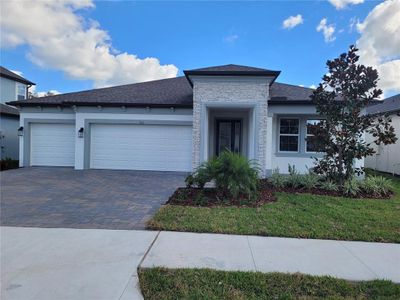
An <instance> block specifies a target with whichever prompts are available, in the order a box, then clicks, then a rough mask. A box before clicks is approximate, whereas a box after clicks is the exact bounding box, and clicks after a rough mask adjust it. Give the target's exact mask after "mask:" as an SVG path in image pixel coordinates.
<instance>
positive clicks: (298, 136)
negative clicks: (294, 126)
mask: <svg viewBox="0 0 400 300" xmlns="http://www.w3.org/2000/svg"><path fill="white" fill-rule="evenodd" d="M282 119H288V120H297V121H298V122H299V128H298V133H297V134H294V133H281V120H282ZM300 133H301V122H300V118H294V117H280V118H279V119H278V145H277V146H278V153H300V145H299V144H300ZM281 136H297V151H282V150H281Z"/></svg>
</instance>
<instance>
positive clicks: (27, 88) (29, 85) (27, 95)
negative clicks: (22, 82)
mask: <svg viewBox="0 0 400 300" xmlns="http://www.w3.org/2000/svg"><path fill="white" fill-rule="evenodd" d="M31 86H32V84H28V85H27V86H26V95H25V99H26V100H28V97H29V88H30V87H31Z"/></svg>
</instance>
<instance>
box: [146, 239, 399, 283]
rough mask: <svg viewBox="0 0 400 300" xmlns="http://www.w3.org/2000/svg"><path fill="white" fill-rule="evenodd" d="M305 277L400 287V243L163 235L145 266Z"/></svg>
mask: <svg viewBox="0 0 400 300" xmlns="http://www.w3.org/2000/svg"><path fill="white" fill-rule="evenodd" d="M155 266H157V267H159V266H162V267H167V268H211V269H218V270H227V271H232V270H241V271H260V272H285V273H286V272H289V273H295V272H300V273H304V274H310V275H330V276H333V277H337V278H343V279H348V280H355V281H358V280H373V279H388V280H392V281H393V282H397V283H400V244H386V243H367V242H346V241H331V240H311V239H292V238H274V237H257V236H239V235H224V234H199V233H183V232H165V231H163V232H161V233H160V234H159V236H158V238H157V239H156V241H155V243H154V244H153V246H152V248H151V249H150V251H149V252H148V254H147V255H146V257H145V259H144V260H143V263H142V264H141V267H143V268H150V267H155Z"/></svg>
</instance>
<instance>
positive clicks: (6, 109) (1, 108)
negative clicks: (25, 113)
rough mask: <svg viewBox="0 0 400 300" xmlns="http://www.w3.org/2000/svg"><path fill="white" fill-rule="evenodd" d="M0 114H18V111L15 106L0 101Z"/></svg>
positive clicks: (16, 115)
mask: <svg viewBox="0 0 400 300" xmlns="http://www.w3.org/2000/svg"><path fill="white" fill-rule="evenodd" d="M0 115H8V116H15V117H18V116H19V111H18V109H16V108H15V107H12V106H9V105H5V104H3V103H0Z"/></svg>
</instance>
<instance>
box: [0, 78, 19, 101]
mask: <svg viewBox="0 0 400 300" xmlns="http://www.w3.org/2000/svg"><path fill="white" fill-rule="evenodd" d="M15 93H16V86H15V81H12V80H10V79H7V78H4V77H0V102H1V103H6V102H8V101H14V100H16V99H17V98H16V95H15Z"/></svg>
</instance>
